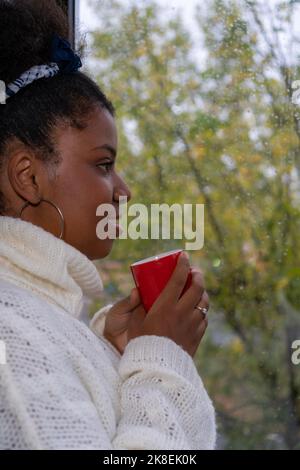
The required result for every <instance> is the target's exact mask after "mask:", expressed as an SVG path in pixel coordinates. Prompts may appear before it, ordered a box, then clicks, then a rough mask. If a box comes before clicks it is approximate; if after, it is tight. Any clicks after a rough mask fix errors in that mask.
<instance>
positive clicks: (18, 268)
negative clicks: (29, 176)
mask: <svg viewBox="0 0 300 470" xmlns="http://www.w3.org/2000/svg"><path fill="white" fill-rule="evenodd" d="M102 290H103V286H102V282H101V278H100V276H99V273H98V271H97V269H96V267H95V266H94V264H93V263H92V262H91V261H90V260H89V259H88V258H87V257H86V256H85V255H83V254H82V253H80V252H79V251H78V250H76V249H75V248H73V247H72V246H70V245H68V244H67V243H65V242H64V241H62V240H59V239H58V238H56V237H54V236H53V235H51V234H50V233H48V232H46V231H45V230H43V229H41V228H39V227H37V226H34V225H32V224H30V223H28V222H24V221H21V220H20V219H14V218H11V217H0V341H4V342H5V344H6V353H7V362H6V364H5V365H1V364H0V448H1V449H106V450H111V449H122V450H128V449H147V450H154V449H165V450H168V449H179V450H181V449H190V450H195V449H213V448H214V446H215V438H216V427H215V415H214V408H213V406H212V404H211V401H210V399H209V397H208V395H207V393H206V391H205V388H204V386H203V383H202V381H201V379H200V377H199V375H198V373H197V369H196V367H195V365H194V362H193V360H192V358H191V357H190V356H189V355H188V354H187V353H186V352H185V351H184V350H183V349H182V348H181V347H180V346H178V345H177V344H176V343H175V342H174V341H172V340H171V339H169V338H166V337H159V336H154V335H153V336H152V335H151V336H141V337H139V338H135V339H134V340H131V341H130V342H129V344H128V345H127V347H126V349H125V351H124V354H123V355H122V356H121V355H120V354H119V353H118V351H117V350H116V349H115V348H114V347H113V346H112V345H111V344H110V343H109V341H107V340H106V339H105V338H104V337H103V336H102V332H103V325H104V321H105V313H106V312H107V311H108V308H107V307H106V308H104V309H101V310H100V311H99V312H98V313H97V314H96V316H95V317H94V319H93V322H92V323H91V325H90V326H91V329H90V328H88V326H86V325H85V324H84V323H83V322H82V321H80V320H79V318H78V317H79V315H80V312H81V310H82V305H83V299H84V296H87V297H88V298H94V297H96V296H98V297H99V295H101V291H102ZM108 307H109V306H108Z"/></svg>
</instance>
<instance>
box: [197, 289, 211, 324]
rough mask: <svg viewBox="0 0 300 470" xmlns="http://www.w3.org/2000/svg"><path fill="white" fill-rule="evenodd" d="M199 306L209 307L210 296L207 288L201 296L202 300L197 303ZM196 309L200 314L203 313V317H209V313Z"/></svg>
mask: <svg viewBox="0 0 300 470" xmlns="http://www.w3.org/2000/svg"><path fill="white" fill-rule="evenodd" d="M197 307H202V308H206V309H207V310H208V309H209V296H208V293H207V292H206V290H205V291H204V292H203V295H202V297H201V300H200V302H199V303H198V304H197ZM196 311H197V312H198V314H200V315H202V317H203V318H206V317H207V314H205V313H203V312H201V311H200V310H199V309H196Z"/></svg>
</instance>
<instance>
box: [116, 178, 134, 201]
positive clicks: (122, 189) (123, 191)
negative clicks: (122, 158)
mask: <svg viewBox="0 0 300 470" xmlns="http://www.w3.org/2000/svg"><path fill="white" fill-rule="evenodd" d="M120 196H126V197H127V202H129V201H130V199H131V197H132V194H131V191H130V189H129V187H128V186H127V184H126V183H125V181H124V180H123V179H122V178H121V177H120V176H119V183H118V185H117V186H116V187H115V190H114V200H115V201H116V202H119V197H120Z"/></svg>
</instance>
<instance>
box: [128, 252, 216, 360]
mask: <svg viewBox="0 0 300 470" xmlns="http://www.w3.org/2000/svg"><path fill="white" fill-rule="evenodd" d="M189 271H190V264H189V260H188V257H187V255H186V254H185V252H183V253H182V254H181V255H180V256H179V258H178V261H177V265H176V268H175V270H174V272H173V274H172V276H171V278H170V280H169V281H168V283H167V285H166V287H165V288H164V290H163V291H162V293H161V294H160V295H159V297H158V298H157V299H156V301H155V302H154V304H153V305H152V307H151V309H150V310H149V312H148V313H147V314H146V312H145V310H144V308H143V306H142V305H138V306H137V307H135V308H134V310H133V312H132V313H131V317H130V323H129V325H128V331H127V338H128V341H130V340H131V339H133V338H136V337H139V336H143V335H156V336H165V337H167V338H170V339H172V340H173V341H175V343H177V344H178V345H179V346H181V347H182V349H184V350H185V351H186V352H187V353H188V354H189V355H190V356H191V357H193V356H194V355H195V353H196V351H197V349H198V346H199V344H200V342H201V340H202V337H203V335H204V333H205V330H206V328H207V317H206V315H204V314H203V313H202V312H201V311H200V310H198V309H197V308H196V307H202V308H203V307H204V308H206V309H208V308H209V297H208V294H207V292H206V291H205V288H204V280H203V274H202V272H201V270H200V269H199V268H197V267H192V269H191V272H192V283H191V286H190V287H189V288H188V290H187V291H186V292H185V293H184V294H183V295H182V297H180V294H181V292H182V290H183V288H184V285H185V283H186V280H187V276H188V274H189Z"/></svg>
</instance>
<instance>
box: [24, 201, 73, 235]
mask: <svg viewBox="0 0 300 470" xmlns="http://www.w3.org/2000/svg"><path fill="white" fill-rule="evenodd" d="M42 201H43V202H47V203H48V204H50V205H51V206H52V207H54V209H55V210H56V211H57V212H58V214H59V217H60V227H61V232H60V236H59V238H60V239H61V240H62V239H63V236H64V231H65V219H64V216H63V213H62V211H61V210H60V208H59V207H58V206H57V205H56V204H54V202H51V201H48V200H47V199H41V200H40V202H39V203H38V204H31V203H30V202H28V201H27V202H26V203H25V204H24V206H23V207H22V208H21V210H20V212H19V218H20V219H21V220H22V213H23V211H24V210H25V209H26V207H28V206H34V207H35V206H38V205H39V204H40V203H41V202H42Z"/></svg>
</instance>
